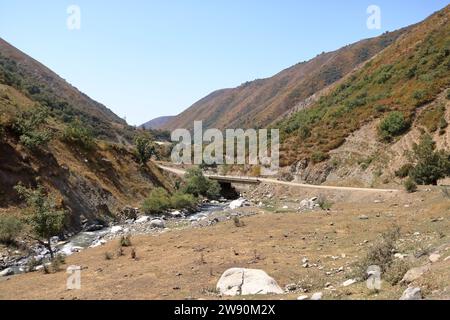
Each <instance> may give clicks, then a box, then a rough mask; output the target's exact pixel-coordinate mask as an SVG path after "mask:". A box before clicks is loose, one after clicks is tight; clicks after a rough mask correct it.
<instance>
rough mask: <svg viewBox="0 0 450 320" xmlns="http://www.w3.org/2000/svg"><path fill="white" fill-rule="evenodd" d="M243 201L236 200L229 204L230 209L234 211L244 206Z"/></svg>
mask: <svg viewBox="0 0 450 320" xmlns="http://www.w3.org/2000/svg"><path fill="white" fill-rule="evenodd" d="M244 202H245V199H242V198H241V199H237V200H233V201H231V202H230V209H232V210H234V209H237V208H240V207H242V206H243V205H244Z"/></svg>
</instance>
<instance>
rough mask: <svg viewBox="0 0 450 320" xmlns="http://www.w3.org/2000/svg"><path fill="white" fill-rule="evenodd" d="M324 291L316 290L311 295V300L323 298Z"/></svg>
mask: <svg viewBox="0 0 450 320" xmlns="http://www.w3.org/2000/svg"><path fill="white" fill-rule="evenodd" d="M322 296H323V294H322V292H316V293H314V294H313V295H312V296H311V299H310V300H322Z"/></svg>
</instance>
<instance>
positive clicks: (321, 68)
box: [162, 29, 407, 130]
mask: <svg viewBox="0 0 450 320" xmlns="http://www.w3.org/2000/svg"><path fill="white" fill-rule="evenodd" d="M406 31H407V29H402V30H399V31H395V32H391V33H386V34H383V35H382V36H380V37H377V38H373V39H367V40H363V41H360V42H357V43H355V44H352V45H349V46H346V47H344V48H341V49H339V50H337V51H334V52H328V53H322V54H320V55H318V56H317V57H316V58H314V59H312V60H310V61H307V62H302V63H298V64H297V65H295V66H292V67H290V68H288V69H286V70H283V71H281V72H280V73H278V74H277V75H275V76H273V77H271V78H267V79H259V80H255V81H251V82H247V83H244V84H242V85H241V86H239V87H237V88H233V89H223V90H218V91H216V92H213V93H211V94H210V95H208V96H207V97H205V98H203V99H201V100H200V101H198V102H196V103H195V104H194V105H192V106H191V107H190V108H188V109H187V110H185V111H184V112H182V113H181V114H179V115H178V116H176V117H173V118H172V119H170V121H168V122H167V123H166V124H165V125H164V126H163V127H162V129H168V130H173V129H176V128H191V127H192V126H193V123H194V120H203V121H204V126H205V127H212V128H219V129H223V128H254V127H262V126H267V125H269V124H271V123H273V122H274V120H276V119H277V118H278V117H279V116H280V115H283V114H285V113H286V112H288V111H289V110H292V109H293V108H295V107H296V106H297V105H298V104H301V103H302V102H303V101H304V100H305V99H307V98H308V97H310V96H311V95H313V94H315V93H316V92H318V91H320V90H322V89H324V88H326V87H327V86H329V85H331V84H333V83H335V82H336V81H338V80H339V79H341V78H342V77H344V76H345V75H346V74H347V73H348V72H350V71H351V70H353V69H354V68H355V67H357V66H358V65H360V64H361V63H363V62H365V61H367V60H368V59H370V58H371V57H373V56H374V55H376V54H377V53H379V52H380V51H382V50H383V49H384V48H386V47H387V46H389V45H390V44H392V43H393V42H394V41H395V40H396V39H397V38H398V37H399V36H401V35H402V34H404V33H405V32H406Z"/></svg>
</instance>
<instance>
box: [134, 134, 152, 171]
mask: <svg viewBox="0 0 450 320" xmlns="http://www.w3.org/2000/svg"><path fill="white" fill-rule="evenodd" d="M134 144H135V146H136V158H137V159H138V161H139V163H140V164H141V165H145V164H146V163H147V162H148V161H149V160H150V159H151V157H152V156H153V155H155V154H156V148H155V146H154V145H153V142H152V140H151V138H150V136H149V134H148V133H146V132H144V133H141V134H139V135H137V136H136V137H135V138H134Z"/></svg>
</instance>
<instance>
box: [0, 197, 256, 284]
mask: <svg viewBox="0 0 450 320" xmlns="http://www.w3.org/2000/svg"><path fill="white" fill-rule="evenodd" d="M249 205H250V204H249V203H248V202H247V201H246V200H245V199H238V200H235V201H231V202H230V201H226V200H224V199H223V201H211V202H207V203H203V204H202V205H201V206H200V208H199V210H198V211H197V212H195V213H188V212H186V211H172V212H170V213H169V214H165V215H161V216H145V215H143V216H136V218H134V219H127V220H126V221H125V222H123V223H117V224H113V225H111V226H108V227H102V226H101V225H95V226H93V225H89V226H87V227H86V229H85V230H84V231H82V232H80V233H78V234H76V235H73V236H71V237H69V238H68V239H65V240H63V241H61V240H60V239H59V238H58V237H54V238H53V239H52V242H53V245H54V248H55V251H56V252H55V254H56V255H58V254H59V255H64V256H69V255H71V254H73V253H76V252H80V251H82V250H84V249H86V248H90V247H98V246H102V245H104V244H106V243H107V242H108V241H111V240H114V239H115V238H118V237H121V236H123V235H131V236H135V235H145V234H156V233H162V232H166V231H168V230H170V229H174V228H183V227H204V226H210V225H213V224H215V223H218V222H221V221H225V220H228V219H231V218H232V217H234V216H244V215H247V216H248V215H251V213H249V212H247V211H245V212H238V209H239V208H241V207H243V206H249ZM48 260H49V251H48V249H47V248H45V247H43V246H40V245H34V246H32V247H31V248H29V249H28V254H26V255H23V254H22V255H21V253H20V252H19V251H10V253H9V254H7V255H4V256H0V270H1V271H0V275H2V276H10V275H14V274H20V273H25V272H29V271H35V270H40V269H42V268H43V264H44V263H46V261H48Z"/></svg>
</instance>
